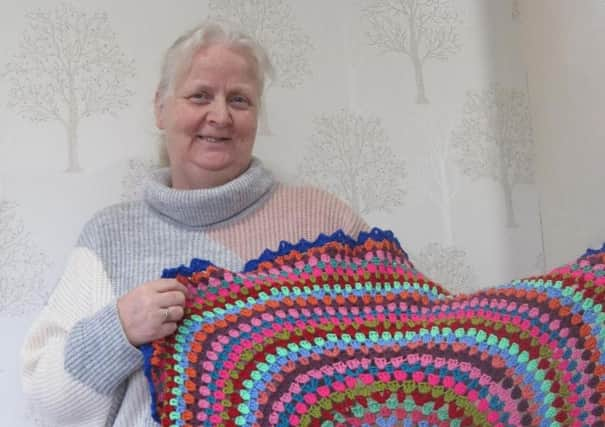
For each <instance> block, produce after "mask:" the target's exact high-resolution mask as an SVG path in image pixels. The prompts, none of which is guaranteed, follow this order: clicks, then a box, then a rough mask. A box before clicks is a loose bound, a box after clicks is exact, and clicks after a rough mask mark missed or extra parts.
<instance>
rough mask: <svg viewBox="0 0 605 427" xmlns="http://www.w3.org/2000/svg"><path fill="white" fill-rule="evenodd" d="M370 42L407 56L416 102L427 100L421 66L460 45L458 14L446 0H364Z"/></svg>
mask: <svg viewBox="0 0 605 427" xmlns="http://www.w3.org/2000/svg"><path fill="white" fill-rule="evenodd" d="M364 16H365V18H366V19H367V21H368V31H367V35H368V38H369V39H370V44H371V45H372V46H374V47H376V48H379V49H381V50H382V51H383V52H385V53H386V52H394V53H399V54H403V55H405V56H407V57H408V58H409V59H410V61H411V63H412V66H413V67H414V76H415V80H416V103H418V104H427V103H428V102H429V101H428V99H427V96H426V90H425V84H424V66H425V64H426V62H427V61H429V60H435V59H437V60H441V61H444V60H446V59H447V58H448V57H449V56H451V55H453V54H455V53H456V52H458V50H459V49H460V45H459V42H458V34H457V32H456V26H457V25H458V22H459V21H458V14H457V13H456V11H455V10H454V7H453V4H452V2H451V1H450V0H368V4H367V6H366V7H365V9H364Z"/></svg>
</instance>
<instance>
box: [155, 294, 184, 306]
mask: <svg viewBox="0 0 605 427" xmlns="http://www.w3.org/2000/svg"><path fill="white" fill-rule="evenodd" d="M154 300H155V302H156V304H158V305H159V306H160V307H164V308H165V307H170V306H173V305H177V306H184V305H185V295H184V294H183V293H182V292H180V291H169V292H162V293H159V294H156V295H155V298H154Z"/></svg>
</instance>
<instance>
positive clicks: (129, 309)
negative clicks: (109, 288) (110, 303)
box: [118, 279, 187, 347]
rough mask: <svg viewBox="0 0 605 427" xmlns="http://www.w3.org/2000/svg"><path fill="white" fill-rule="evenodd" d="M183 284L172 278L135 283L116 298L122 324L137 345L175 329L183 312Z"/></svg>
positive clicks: (131, 341) (185, 295)
mask: <svg viewBox="0 0 605 427" xmlns="http://www.w3.org/2000/svg"><path fill="white" fill-rule="evenodd" d="M186 297H187V288H186V287H185V286H183V285H182V284H181V283H179V282H177V281H176V280H175V279H158V280H152V281H149V282H145V283H143V284H142V285H139V286H137V287H136V288H134V289H133V290H131V291H130V292H128V293H127V294H125V295H123V296H122V297H120V298H119V299H118V314H119V316H120V321H121V322H122V328H123V329H124V333H125V334H126V337H127V338H128V341H130V343H131V344H132V345H134V346H135V347H136V346H139V345H141V344H145V343H148V342H151V341H153V340H156V339H159V338H163V337H165V336H167V335H170V334H172V333H173V332H174V331H176V328H177V326H176V323H177V322H178V321H179V320H181V318H182V317H183V314H184V306H185V299H186Z"/></svg>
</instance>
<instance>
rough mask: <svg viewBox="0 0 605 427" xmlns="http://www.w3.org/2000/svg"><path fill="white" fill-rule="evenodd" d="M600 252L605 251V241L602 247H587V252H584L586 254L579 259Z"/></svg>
mask: <svg viewBox="0 0 605 427" xmlns="http://www.w3.org/2000/svg"><path fill="white" fill-rule="evenodd" d="M600 253H605V243H603V246H601V248H600V249H591V248H588V249H586V252H584V255H582V256H581V257H580V258H579V259H581V258H586V257H589V256H591V255H596V254H600Z"/></svg>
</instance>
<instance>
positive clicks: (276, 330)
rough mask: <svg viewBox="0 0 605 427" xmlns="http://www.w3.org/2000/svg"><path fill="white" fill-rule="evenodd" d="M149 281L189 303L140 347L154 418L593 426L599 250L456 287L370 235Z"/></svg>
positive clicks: (604, 261) (601, 399) (597, 415)
mask: <svg viewBox="0 0 605 427" xmlns="http://www.w3.org/2000/svg"><path fill="white" fill-rule="evenodd" d="M164 277H176V278H177V279H178V280H179V281H180V282H181V283H184V284H185V285H186V286H188V288H189V289H190V291H191V294H192V297H191V298H190V299H189V300H188V301H187V305H186V315H185V318H184V320H183V321H182V322H181V323H180V326H179V328H178V331H177V332H176V333H175V334H174V335H172V336H170V337H167V338H165V339H162V340H158V341H155V342H153V343H152V344H151V345H147V346H144V348H143V352H144V354H145V373H146V375H147V378H148V380H149V384H150V389H151V395H152V412H153V416H154V418H155V419H156V420H157V421H158V422H159V423H160V424H161V425H162V426H322V427H328V426H347V427H348V426H514V427H518V426H578V427H579V426H604V425H605V414H604V412H605V411H604V407H605V355H604V353H605V330H604V327H605V313H603V304H604V302H605V245H604V246H603V248H601V249H599V250H589V251H588V252H586V253H585V254H584V255H583V256H582V257H580V258H579V259H577V260H576V261H574V262H572V263H570V264H568V265H565V266H563V267H560V268H557V269H554V270H553V271H551V272H549V273H547V274H545V275H542V276H538V277H530V278H526V279H523V280H515V281H512V282H510V283H508V284H505V285H502V286H497V287H493V288H490V289H486V290H482V291H480V292H477V293H474V294H471V295H452V294H450V293H449V292H448V291H446V290H445V289H444V288H443V287H442V286H440V285H439V284H437V283H435V282H433V281H431V280H430V279H429V278H427V277H425V276H423V275H422V273H420V272H419V271H417V270H416V269H415V268H414V266H413V265H412V263H411V262H410V260H409V259H408V256H407V255H406V253H405V252H404V250H403V249H402V248H401V246H400V244H399V242H398V241H397V239H396V238H395V237H394V236H393V234H392V233H390V232H385V231H381V230H379V229H374V230H372V231H371V232H369V233H361V235H360V236H359V237H358V238H357V239H353V238H351V237H349V236H347V235H345V234H344V233H342V232H337V233H335V234H333V235H331V236H325V235H322V236H320V237H319V238H318V239H317V240H316V241H314V242H307V241H301V242H299V243H298V244H294V245H291V244H288V243H285V242H282V243H281V245H280V247H279V250H278V251H276V252H271V251H266V252H265V253H263V254H262V256H261V257H260V258H259V259H258V260H254V261H251V262H249V263H248V264H247V265H246V267H245V269H244V271H243V272H233V271H228V270H225V269H222V268H219V267H216V266H214V265H213V264H212V263H210V262H208V261H201V260H193V261H192V263H191V265H190V266H188V267H184V266H181V267H179V268H176V269H171V270H166V271H165V272H164Z"/></svg>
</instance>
